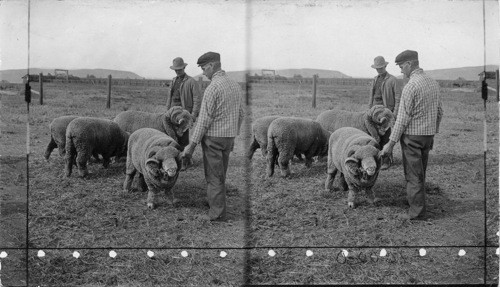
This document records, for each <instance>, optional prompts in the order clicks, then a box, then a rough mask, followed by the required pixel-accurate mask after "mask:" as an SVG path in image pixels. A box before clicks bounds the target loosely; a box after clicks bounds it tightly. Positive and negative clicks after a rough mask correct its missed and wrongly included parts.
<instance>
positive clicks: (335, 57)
mask: <svg viewBox="0 0 500 287" xmlns="http://www.w3.org/2000/svg"><path fill="white" fill-rule="evenodd" d="M28 3H30V5H29V6H30V7H29V17H28ZM485 11H486V13H485V16H486V17H485V18H483V1H482V0H460V1H458V0H457V1H450V0H385V1H383V0H380V1H373V0H351V1H347V0H337V1H326V0H324V1H319V0H317V1H314V0H295V1H293V0H292V1H289V0H288V1H284V0H267V1H265V0H251V1H248V0H247V1H245V0H231V1H223V0H209V1H206V0H203V1H201V0H198V1H194V0H191V1H190V0H184V1H177V0H167V1H151V0H122V1H118V0H99V1H97V0H67V1H56V0H32V1H31V2H28V0H3V1H0V23H1V26H0V39H1V40H0V70H6V69H24V68H27V67H28V55H29V67H31V68H50V69H54V68H58V69H68V70H71V69H95V68H101V69H114V70H125V71H130V72H134V73H136V74H138V75H140V76H142V77H146V78H163V79H165V78H171V77H173V76H175V73H174V71H172V70H170V69H169V66H171V65H172V60H173V59H174V58H175V57H183V58H184V61H185V62H186V63H188V66H187V67H186V72H187V73H188V74H190V75H193V76H194V75H198V74H200V73H201V69H200V68H199V67H197V65H196V61H197V59H198V57H199V56H201V55H202V54H203V53H205V52H208V51H215V52H218V53H220V54H221V62H222V68H223V69H224V70H227V71H241V70H245V69H275V70H278V69H288V68H311V69H327V70H336V71H340V72H342V73H344V74H346V75H348V76H352V77H372V76H374V75H375V74H376V72H375V71H374V69H372V68H371V67H370V66H371V64H373V59H374V58H375V57H376V56H379V55H381V56H384V57H385V59H386V61H387V62H389V65H388V68H387V69H388V71H389V72H390V73H392V74H395V75H399V74H400V70H399V68H397V66H396V65H395V64H394V59H395V57H396V56H397V54H399V53H400V52H402V51H404V50H406V49H410V50H416V51H417V52H418V53H419V60H420V66H421V67H422V68H424V70H425V69H429V70H432V69H445V68H456V67H466V66H481V65H483V64H484V53H485V52H486V63H487V64H496V65H498V63H499V62H500V48H499V47H500V21H499V5H498V1H497V0H485ZM28 18H29V48H28ZM483 19H484V20H485V22H486V49H484V48H483V47H484V37H483ZM28 51H29V52H28Z"/></svg>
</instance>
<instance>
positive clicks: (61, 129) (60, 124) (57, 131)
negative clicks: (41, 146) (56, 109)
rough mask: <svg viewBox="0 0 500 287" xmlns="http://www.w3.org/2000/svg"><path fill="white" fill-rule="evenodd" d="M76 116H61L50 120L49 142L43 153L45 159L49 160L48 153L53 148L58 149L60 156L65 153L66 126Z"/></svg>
mask: <svg viewBox="0 0 500 287" xmlns="http://www.w3.org/2000/svg"><path fill="white" fill-rule="evenodd" d="M76 118H78V116H62V117H58V118H55V119H53V120H52V122H51V123H50V125H49V130H50V142H49V144H48V145H47V149H46V150H45V154H44V157H45V159H46V160H49V157H50V154H51V153H52V151H53V150H54V149H55V148H58V149H59V155H60V156H64V155H65V154H66V128H67V127H68V125H69V123H70V122H71V121H72V120H74V119H76Z"/></svg>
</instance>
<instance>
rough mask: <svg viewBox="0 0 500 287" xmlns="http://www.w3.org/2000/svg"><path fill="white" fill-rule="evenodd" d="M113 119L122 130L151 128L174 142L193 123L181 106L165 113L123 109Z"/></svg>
mask: <svg viewBox="0 0 500 287" xmlns="http://www.w3.org/2000/svg"><path fill="white" fill-rule="evenodd" d="M114 121H115V122H116V123H118V125H119V126H120V128H122V129H123V130H124V131H126V132H129V133H133V132H135V131H136V130H138V129H140V128H152V129H157V130H159V131H161V132H164V133H165V134H167V135H168V136H170V137H171V138H172V139H173V140H175V141H176V142H177V141H178V139H179V138H180V137H181V136H182V135H183V134H184V132H186V131H187V130H188V129H189V128H190V127H191V126H192V125H193V117H192V116H191V114H190V113H189V112H188V111H187V110H185V109H183V108H182V107H179V106H175V107H171V108H170V109H169V110H168V111H167V112H166V113H147V112H141V111H125V112H121V113H119V114H118V115H116V117H115V119H114Z"/></svg>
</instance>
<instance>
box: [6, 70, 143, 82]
mask: <svg viewBox="0 0 500 287" xmlns="http://www.w3.org/2000/svg"><path fill="white" fill-rule="evenodd" d="M26 73H27V70H26V69H15V70H1V71H0V80H4V81H8V82H10V83H22V81H23V80H22V77H23V76H24V75H26ZM39 73H43V74H44V75H47V74H49V73H50V74H52V75H54V69H39V68H30V74H32V75H34V74H36V75H38V74H39ZM68 73H69V74H70V75H73V76H76V77H80V78H86V77H87V75H94V76H95V77H96V78H107V77H108V75H111V77H113V78H115V79H127V78H128V79H143V77H141V76H139V75H137V74H136V73H132V72H128V71H118V70H108V69H77V70H68Z"/></svg>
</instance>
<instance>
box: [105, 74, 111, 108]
mask: <svg viewBox="0 0 500 287" xmlns="http://www.w3.org/2000/svg"><path fill="white" fill-rule="evenodd" d="M106 108H108V109H110V108H111V75H108V102H107V103H106Z"/></svg>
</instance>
